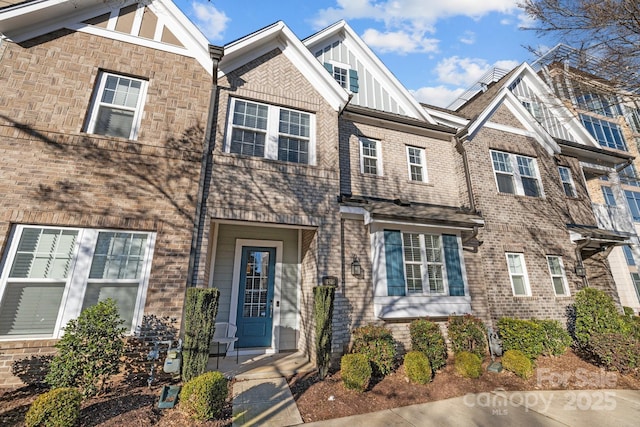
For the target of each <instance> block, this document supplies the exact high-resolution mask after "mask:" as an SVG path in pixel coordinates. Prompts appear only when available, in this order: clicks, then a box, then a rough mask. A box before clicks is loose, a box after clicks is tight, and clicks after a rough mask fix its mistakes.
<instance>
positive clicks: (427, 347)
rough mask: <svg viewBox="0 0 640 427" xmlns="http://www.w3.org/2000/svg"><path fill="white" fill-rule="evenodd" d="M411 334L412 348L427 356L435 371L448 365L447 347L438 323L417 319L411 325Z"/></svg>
mask: <svg viewBox="0 0 640 427" xmlns="http://www.w3.org/2000/svg"><path fill="white" fill-rule="evenodd" d="M409 334H410V335H411V348H412V349H413V350H416V351H421V352H423V353H424V354H425V356H427V359H429V363H430V364H431V369H432V370H433V371H437V370H438V369H440V368H442V367H443V366H444V365H445V364H446V363H447V345H446V344H445V342H444V337H443V336H442V332H441V331H440V327H439V326H438V324H437V323H435V322H432V321H430V320H428V319H416V320H414V321H413V322H411V323H410V324H409Z"/></svg>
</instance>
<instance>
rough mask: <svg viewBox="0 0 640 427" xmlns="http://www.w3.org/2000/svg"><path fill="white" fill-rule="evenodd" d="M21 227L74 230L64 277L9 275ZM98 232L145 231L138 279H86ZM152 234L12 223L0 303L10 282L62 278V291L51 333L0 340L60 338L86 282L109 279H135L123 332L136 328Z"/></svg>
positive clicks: (77, 312) (0, 280) (75, 311)
mask: <svg viewBox="0 0 640 427" xmlns="http://www.w3.org/2000/svg"><path fill="white" fill-rule="evenodd" d="M25 229H48V230H69V231H76V232H77V237H76V242H75V246H74V249H73V254H72V258H71V261H70V265H69V273H68V277H67V278H66V279H15V278H13V279H10V278H9V273H10V270H11V267H12V265H13V261H14V259H15V256H16V252H17V249H18V244H19V242H20V238H21V236H22V233H23V230H25ZM101 232H106V233H111V232H112V233H134V234H146V235H147V239H146V243H145V245H146V247H145V256H144V260H143V263H142V268H141V273H140V278H139V279H90V278H89V275H90V270H91V263H92V261H93V256H94V251H95V248H96V243H97V240H98V236H99V234H100V233H101ZM155 238H156V234H155V233H153V232H147V231H135V230H111V229H88V228H72V227H58V226H48V225H22V224H20V225H16V226H15V228H14V230H13V233H12V239H11V242H10V245H9V246H8V248H7V252H6V253H5V255H4V258H3V264H2V272H1V275H0V307H1V303H2V299H3V297H4V294H5V291H6V289H7V285H8V283H9V282H11V283H20V282H22V283H30V282H37V283H60V284H62V282H63V280H64V291H63V294H62V298H61V302H60V306H59V308H58V315H57V319H56V322H55V326H54V330H53V333H52V334H51V335H42V334H26V335H3V336H0V341H13V340H24V339H43V338H45V339H47V338H60V337H61V336H62V334H63V332H64V331H63V329H64V326H65V325H66V324H67V323H68V322H69V321H70V320H71V319H75V318H77V317H78V316H79V315H80V312H81V311H82V306H83V303H84V298H85V292H86V290H87V285H88V284H89V283H113V282H114V281H115V280H117V282H118V283H123V284H127V283H138V290H137V294H136V302H135V305H134V312H133V319H132V324H131V329H128V330H127V333H129V334H133V333H135V331H136V328H137V327H138V326H139V325H140V323H141V321H142V315H143V312H144V304H145V300H146V295H147V288H148V284H149V274H150V270H151V261H152V259H153V251H154V247H155Z"/></svg>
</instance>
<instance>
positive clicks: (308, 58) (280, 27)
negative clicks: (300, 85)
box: [218, 21, 349, 111]
mask: <svg viewBox="0 0 640 427" xmlns="http://www.w3.org/2000/svg"><path fill="white" fill-rule="evenodd" d="M276 48H279V49H280V50H281V51H282V53H283V54H284V55H285V56H286V57H287V58H288V59H289V60H290V61H291V63H292V64H293V65H294V66H296V67H297V68H298V69H299V70H300V72H301V73H302V74H303V75H304V76H305V77H306V78H307V80H309V82H310V83H311V84H312V85H313V86H314V87H315V88H316V90H317V91H318V93H320V94H321V95H322V96H323V97H324V98H325V100H326V101H327V102H328V103H329V105H331V107H332V108H333V109H334V110H336V111H339V110H341V109H342V108H344V106H345V105H346V104H347V102H349V95H348V93H347V91H345V90H344V89H343V88H342V87H341V86H340V85H339V84H338V82H336V81H335V80H334V79H333V77H332V76H331V75H330V74H329V73H327V71H326V70H325V69H324V67H323V66H322V64H320V63H319V62H318V61H317V60H316V59H315V58H314V57H313V55H311V52H309V50H308V49H307V48H306V47H305V46H304V45H303V44H302V42H301V41H300V40H299V39H298V38H297V37H296V36H295V35H294V34H293V32H292V31H291V30H290V29H289V27H287V26H286V25H285V24H284V22H282V21H278V22H277V23H275V24H273V25H270V26H269V27H266V28H263V29H262V30H259V31H257V32H255V33H253V34H250V35H248V36H246V37H243V38H242V39H239V40H237V41H235V42H232V43H230V44H228V45H226V46H225V55H224V57H223V58H222V60H221V61H220V65H219V68H218V70H219V71H218V78H221V77H224V76H225V75H226V74H228V73H230V72H232V71H234V70H236V69H238V68H239V67H241V66H242V65H244V64H246V63H248V62H251V61H253V60H254V59H257V58H259V57H261V56H262V55H264V54H266V53H268V52H270V51H272V50H273V49H276Z"/></svg>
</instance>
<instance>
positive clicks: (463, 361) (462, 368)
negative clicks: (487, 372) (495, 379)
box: [455, 351, 482, 378]
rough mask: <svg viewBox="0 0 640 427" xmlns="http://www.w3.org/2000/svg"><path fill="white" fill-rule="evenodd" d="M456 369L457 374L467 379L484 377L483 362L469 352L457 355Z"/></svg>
mask: <svg viewBox="0 0 640 427" xmlns="http://www.w3.org/2000/svg"><path fill="white" fill-rule="evenodd" d="M455 367H456V372H458V374H460V375H462V376H463V377H465V378H480V375H482V360H481V359H480V358H479V357H478V355H477V354H474V353H470V352H468V351H461V352H459V353H456V361H455Z"/></svg>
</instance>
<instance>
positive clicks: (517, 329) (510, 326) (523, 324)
mask: <svg viewBox="0 0 640 427" xmlns="http://www.w3.org/2000/svg"><path fill="white" fill-rule="evenodd" d="M498 331H499V334H500V338H501V339H502V346H503V348H504V350H519V351H521V352H523V353H524V354H525V355H526V356H527V357H528V358H529V359H536V358H537V357H538V356H540V355H541V354H544V355H554V356H558V355H560V354H563V353H564V352H565V351H566V350H567V347H568V346H570V345H571V336H570V335H569V333H568V332H567V331H566V330H565V329H564V328H563V327H562V325H561V324H560V322H558V321H557V320H520V319H512V318H508V317H503V318H502V319H500V320H498Z"/></svg>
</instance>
